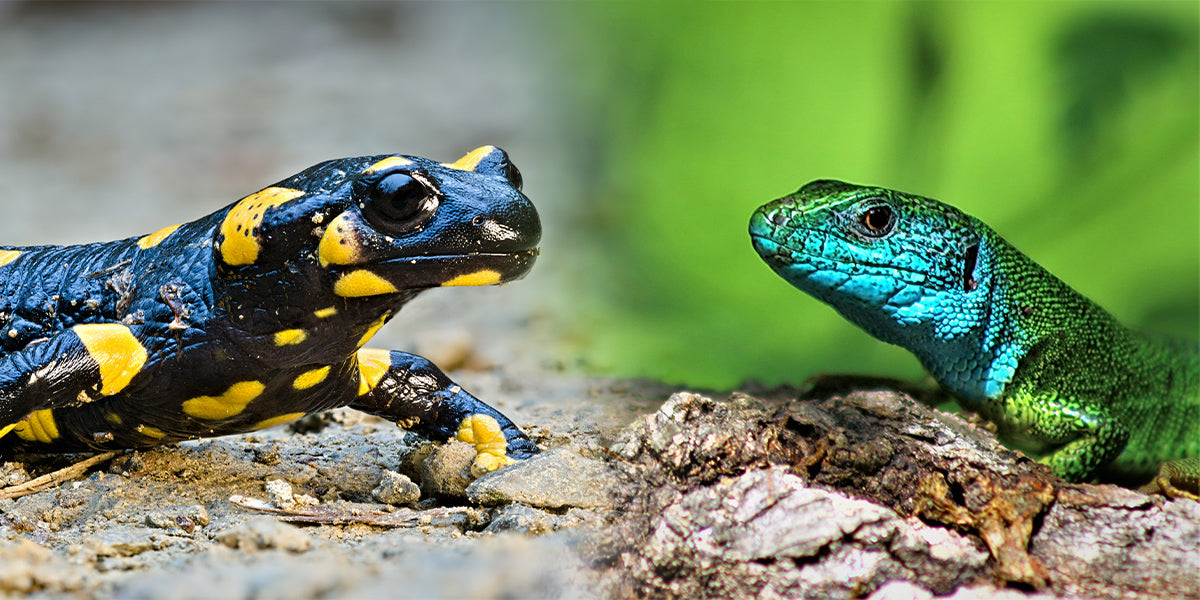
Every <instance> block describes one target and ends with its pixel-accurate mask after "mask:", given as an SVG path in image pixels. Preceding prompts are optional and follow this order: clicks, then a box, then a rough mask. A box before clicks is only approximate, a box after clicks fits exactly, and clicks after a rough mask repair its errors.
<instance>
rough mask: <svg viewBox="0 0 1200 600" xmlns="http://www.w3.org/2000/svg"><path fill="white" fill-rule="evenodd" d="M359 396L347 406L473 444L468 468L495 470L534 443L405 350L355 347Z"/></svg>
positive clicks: (531, 448) (429, 434) (530, 449)
mask: <svg viewBox="0 0 1200 600" xmlns="http://www.w3.org/2000/svg"><path fill="white" fill-rule="evenodd" d="M358 369H359V387H358V398H357V399H356V400H355V401H354V402H353V403H352V404H351V405H350V407H351V408H354V409H356V410H361V411H363V412H365V413H369V414H372V415H376V416H379V417H383V418H385V419H388V420H390V421H394V422H396V423H397V424H398V425H400V426H402V427H404V428H405V429H409V430H411V431H415V432H417V433H420V434H421V435H424V436H426V437H428V438H430V439H433V440H438V441H444V440H448V439H451V438H455V439H458V440H459V441H463V442H467V443H469V444H473V445H474V446H475V451H476V452H478V455H477V456H476V457H475V462H474V464H473V465H472V467H471V470H472V471H473V472H475V473H477V474H478V473H483V472H487V471H494V470H496V469H498V468H500V467H502V466H504V465H507V464H509V463H511V462H513V461H514V460H515V459H520V458H528V457H530V456H532V455H534V454H536V453H537V452H538V447H537V446H536V445H535V444H534V443H533V441H531V440H530V439H529V437H528V436H526V435H525V434H524V433H522V432H521V430H520V429H518V428H517V426H516V425H515V424H514V423H513V422H512V421H510V420H509V419H508V417H505V416H504V415H502V414H500V411H497V410H496V409H494V408H492V407H490V406H488V405H487V404H484V403H483V402H481V401H480V400H479V399H478V398H476V397H474V396H472V395H471V394H468V393H467V392H465V391H463V389H462V388H461V387H459V386H458V385H457V384H455V383H454V382H453V381H451V380H450V378H449V377H446V374H445V373H442V371H441V370H440V369H438V368H437V367H436V366H434V364H433V363H431V362H429V361H428V360H426V359H424V358H422V357H420V356H416V355H414V354H408V353H405V352H398V351H388V350H377V349H373V348H363V349H362V350H359V351H358Z"/></svg>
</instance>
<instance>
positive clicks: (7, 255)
mask: <svg viewBox="0 0 1200 600" xmlns="http://www.w3.org/2000/svg"><path fill="white" fill-rule="evenodd" d="M20 255H21V251H20V250H0V267H3V266H4V265H7V264H8V263H10V262H12V261H14V260H17V257H18V256H20Z"/></svg>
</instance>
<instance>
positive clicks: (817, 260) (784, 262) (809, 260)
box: [750, 234, 929, 285]
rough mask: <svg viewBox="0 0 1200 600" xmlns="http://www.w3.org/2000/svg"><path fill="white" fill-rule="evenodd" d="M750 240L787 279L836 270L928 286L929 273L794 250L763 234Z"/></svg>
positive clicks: (759, 253) (753, 235)
mask: <svg viewBox="0 0 1200 600" xmlns="http://www.w3.org/2000/svg"><path fill="white" fill-rule="evenodd" d="M750 239H751V242H752V243H753V245H754V250H755V251H756V252H758V255H759V256H760V257H762V259H763V261H764V262H766V263H767V265H768V266H770V267H771V269H772V270H774V271H775V272H777V273H779V274H780V275H783V276H784V277H785V278H787V276H789V275H791V276H794V275H797V274H799V275H803V276H808V275H811V274H813V273H817V272H830V271H836V272H838V273H844V274H846V275H847V277H851V276H854V277H857V276H864V275H866V276H888V277H892V278H895V279H897V280H899V281H900V282H902V283H906V284H912V285H922V284H925V283H927V281H928V279H929V274H928V273H926V272H924V271H921V270H917V269H913V268H910V267H905V266H901V265H896V264H891V263H880V262H875V261H870V260H862V259H858V258H855V259H839V258H836V257H831V256H829V255H827V254H816V253H811V252H805V251H802V250H794V249H792V248H790V247H788V246H786V245H784V244H780V243H779V242H777V241H775V240H773V239H771V238H770V237H768V236H764V235H757V234H752V235H751V236H750Z"/></svg>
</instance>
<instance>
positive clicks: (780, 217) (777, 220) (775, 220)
mask: <svg viewBox="0 0 1200 600" xmlns="http://www.w3.org/2000/svg"><path fill="white" fill-rule="evenodd" d="M769 219H770V221H771V224H772V225H774V226H776V227H784V226H786V225H787V224H788V218H787V215H785V214H783V213H782V212H773V213H771V216H770V217H769Z"/></svg>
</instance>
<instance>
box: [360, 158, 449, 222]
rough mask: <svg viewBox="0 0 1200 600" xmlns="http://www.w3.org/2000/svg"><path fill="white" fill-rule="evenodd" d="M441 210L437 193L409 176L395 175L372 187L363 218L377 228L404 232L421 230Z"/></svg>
mask: <svg viewBox="0 0 1200 600" xmlns="http://www.w3.org/2000/svg"><path fill="white" fill-rule="evenodd" d="M437 207H438V197H437V194H436V193H434V191H433V190H432V189H431V188H430V187H429V186H428V185H426V184H425V183H424V182H422V181H421V180H419V179H415V178H413V177H412V176H410V175H408V174H407V173H392V174H391V175H387V176H385V177H383V178H381V179H380V180H379V181H377V182H376V183H375V185H373V186H371V189H370V190H369V192H368V193H367V201H366V203H365V204H364V205H363V207H362V208H363V216H364V217H366V218H367V220H368V221H370V223H371V224H372V225H374V226H375V227H376V228H378V229H380V230H382V231H387V232H391V233H402V232H406V231H410V230H413V229H416V228H417V227H420V226H421V225H422V224H423V223H425V221H428V220H429V218H430V217H432V216H433V213H434V212H435V211H436V210H437Z"/></svg>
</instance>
